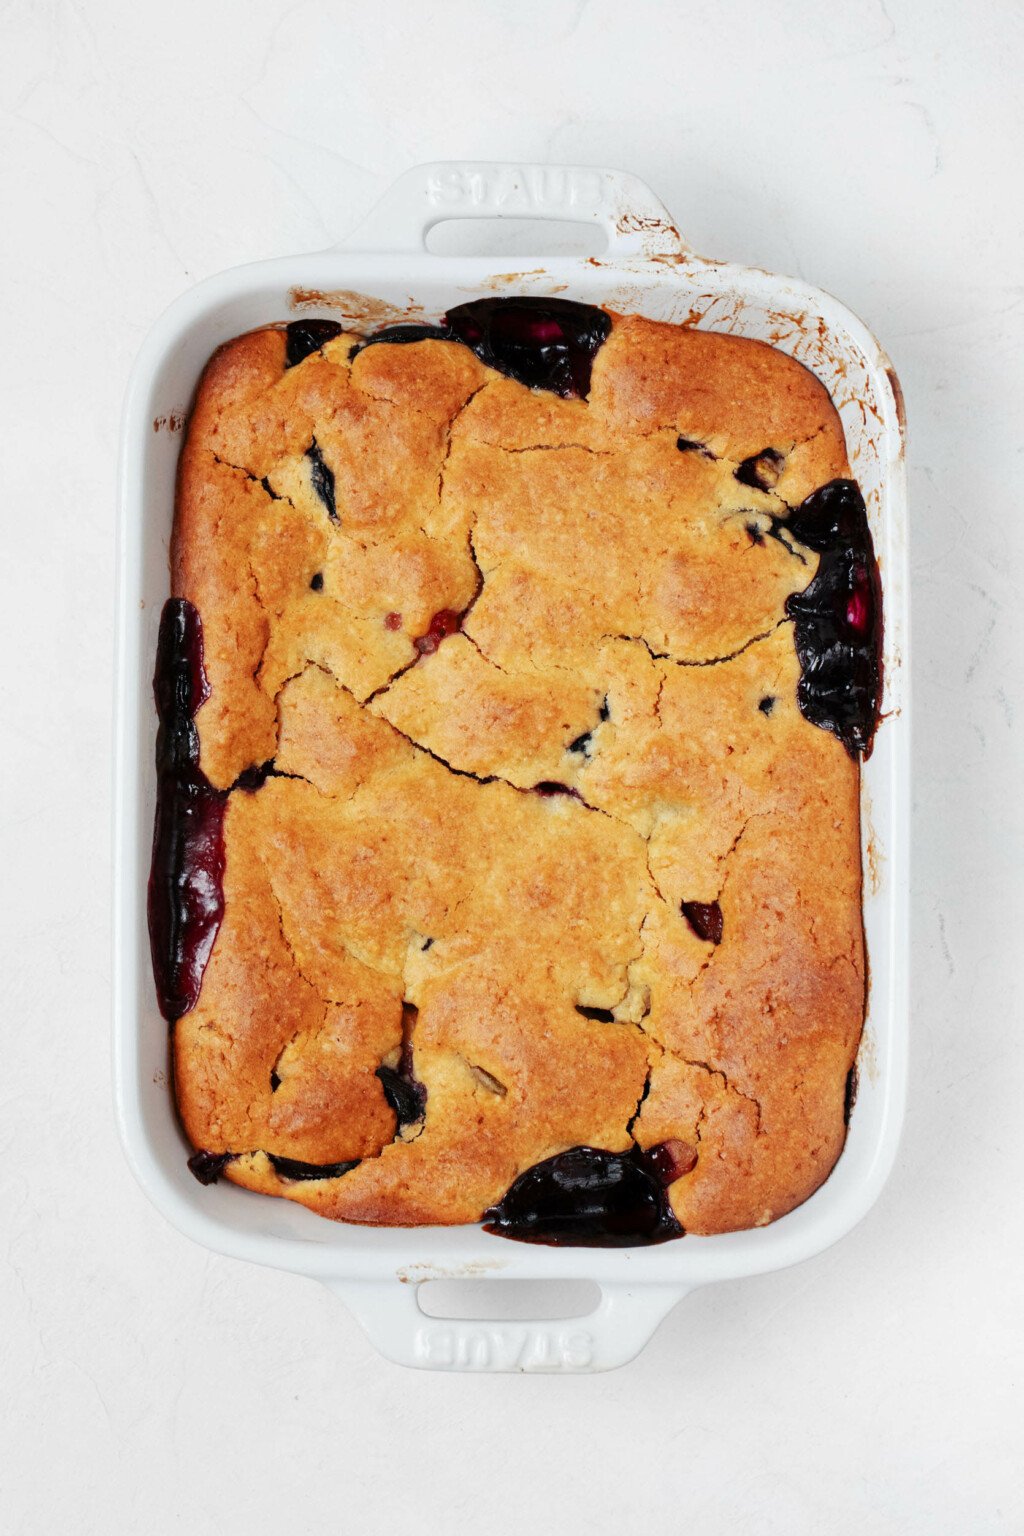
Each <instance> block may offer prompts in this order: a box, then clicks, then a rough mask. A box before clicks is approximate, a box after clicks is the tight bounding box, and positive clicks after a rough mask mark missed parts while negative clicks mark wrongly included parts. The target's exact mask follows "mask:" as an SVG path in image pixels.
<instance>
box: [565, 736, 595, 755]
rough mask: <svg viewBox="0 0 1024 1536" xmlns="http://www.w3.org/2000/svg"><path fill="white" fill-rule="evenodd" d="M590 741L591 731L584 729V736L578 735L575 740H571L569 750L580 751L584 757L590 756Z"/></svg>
mask: <svg viewBox="0 0 1024 1536" xmlns="http://www.w3.org/2000/svg"><path fill="white" fill-rule="evenodd" d="M590 742H591V734H590V732H589V731H584V732H583V735H582V736H577V737H576V740H575V741H570V743H569V751H570V752H579V753H581V754H582V755H583V756H584V757H589V756H590Z"/></svg>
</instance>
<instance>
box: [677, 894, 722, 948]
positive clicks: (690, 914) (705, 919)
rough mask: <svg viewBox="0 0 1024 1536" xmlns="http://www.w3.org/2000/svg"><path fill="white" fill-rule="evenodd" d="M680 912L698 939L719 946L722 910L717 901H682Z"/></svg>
mask: <svg viewBox="0 0 1024 1536" xmlns="http://www.w3.org/2000/svg"><path fill="white" fill-rule="evenodd" d="M681 910H682V914H683V916H684V917H685V918H686V921H687V922H688V923H689V925H690V927H691V928H692V929H693V931H694V933H695V934H696V935H697V937H698V939H703V940H704V941H705V943H707V944H721V942H722V909H721V907H720V906H719V905H718V902H717V901H684V902H683V903H682V904H681Z"/></svg>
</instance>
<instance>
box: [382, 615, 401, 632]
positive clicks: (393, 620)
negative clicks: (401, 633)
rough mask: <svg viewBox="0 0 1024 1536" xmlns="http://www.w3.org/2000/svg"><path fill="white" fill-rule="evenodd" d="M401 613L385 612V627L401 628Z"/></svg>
mask: <svg viewBox="0 0 1024 1536" xmlns="http://www.w3.org/2000/svg"><path fill="white" fill-rule="evenodd" d="M401 627H402V615H401V614H400V613H386V614H385V615H384V628H385V629H401Z"/></svg>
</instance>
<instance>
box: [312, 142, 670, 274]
mask: <svg viewBox="0 0 1024 1536" xmlns="http://www.w3.org/2000/svg"><path fill="white" fill-rule="evenodd" d="M445 219H560V220H563V221H569V222H575V223H583V224H597V225H599V226H600V227H601V228H602V229H603V230H604V232H605V235H606V236H607V239H608V254H609V256H612V257H624V256H647V257H649V256H680V255H682V254H684V253H685V251H686V246H685V243H684V241H683V239H682V237H681V235H680V233H679V231H678V229H676V227H675V225H674V224H673V222H672V218H671V215H670V214H669V213H668V211H667V209H666V208H665V206H664V204H662V203H661V202H660V201H659V200H658V198H657V197H655V195H654V193H653V192H652V191H651V189H650V187H648V186H647V185H646V184H645V183H644V182H642V181H641V180H640V179H639V178H638V177H636V176H631V175H630V174H629V173H628V172H627V171H609V170H600V169H598V168H596V167H593V166H583V165H516V164H512V163H505V162H499V161H488V160H483V161H477V160H435V161H432V162H431V163H429V164H427V165H414V166H413V167H412V168H411V169H410V170H408V171H405V172H403V174H402V175H401V176H399V178H398V180H397V181H395V182H393V183H392V185H391V186H390V187H389V188H388V190H387V191H386V192H385V194H384V196H383V197H382V198H381V200H380V202H379V203H377V205H376V206H375V207H374V208H371V210H370V212H369V214H368V215H367V217H366V218H365V219H364V220H363V222H362V223H361V224H360V225H359V226H358V228H356V229H355V230H353V232H352V234H351V235H349V236H348V237H347V239H345V240H343V241H341V243H340V244H339V246H338V247H337V249H339V250H344V251H372V252H375V253H377V254H381V253H387V254H389V255H391V254H395V255H399V254H400V255H406V254H410V253H416V254H422V252H423V251H424V250H425V249H426V238H427V235H428V234H429V232H430V230H431V229H433V227H434V225H435V224H441V223H443V222H444V220H445Z"/></svg>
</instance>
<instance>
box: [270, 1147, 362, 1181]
mask: <svg viewBox="0 0 1024 1536" xmlns="http://www.w3.org/2000/svg"><path fill="white" fill-rule="evenodd" d="M267 1157H268V1158H269V1159H270V1161H271V1163H272V1164H273V1166H274V1172H275V1173H277V1174H279V1175H280V1177H281V1178H282V1179H294V1180H301V1179H339V1178H340V1177H341V1175H342V1174H343V1173H350V1172H351V1171H352V1169H353V1168H357V1167H358V1166H359V1159H358V1158H354V1159H353V1160H352V1161H351V1162H348V1163H300V1162H297V1161H296V1159H295V1158H294V1157H278V1156H277V1154H276V1153H275V1152H268V1153H267Z"/></svg>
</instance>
